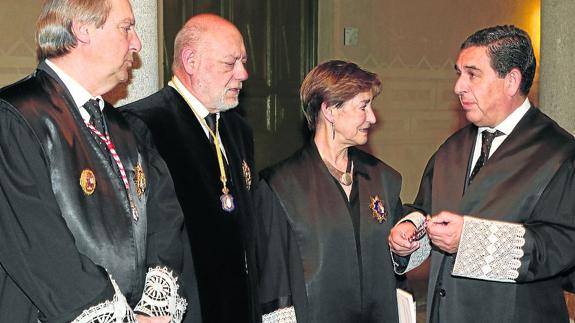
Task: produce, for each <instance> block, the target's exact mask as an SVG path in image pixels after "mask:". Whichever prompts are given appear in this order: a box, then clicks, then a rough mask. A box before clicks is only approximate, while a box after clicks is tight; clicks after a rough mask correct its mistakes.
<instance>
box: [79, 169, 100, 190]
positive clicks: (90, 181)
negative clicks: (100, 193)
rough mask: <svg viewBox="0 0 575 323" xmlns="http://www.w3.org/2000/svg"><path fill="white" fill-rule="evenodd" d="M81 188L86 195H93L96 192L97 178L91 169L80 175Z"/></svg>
mask: <svg viewBox="0 0 575 323" xmlns="http://www.w3.org/2000/svg"><path fill="white" fill-rule="evenodd" d="M80 186H81V187H82V191H84V194H86V195H92V193H94V191H95V190H96V176H94V172H92V170H90V169H87V168H86V169H84V170H83V171H82V174H80Z"/></svg>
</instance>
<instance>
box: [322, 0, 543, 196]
mask: <svg viewBox="0 0 575 323" xmlns="http://www.w3.org/2000/svg"><path fill="white" fill-rule="evenodd" d="M539 7H540V1H539V0H529V1H521V2H519V1H515V0H484V1H481V2H478V1H474V0H458V1H453V0H436V1H426V0H413V1H397V0H361V1H357V0H320V1H319V35H318V43H319V48H318V55H319V57H318V61H319V62H322V61H326V60H329V59H345V60H351V61H354V62H356V63H358V64H359V65H361V66H362V67H365V68H367V69H368V70H370V71H373V72H375V73H378V75H379V76H380V77H381V79H382V82H383V92H382V94H381V96H380V97H379V98H378V99H377V100H376V101H375V107H376V111H377V112H376V113H377V117H378V125H377V126H376V127H375V128H374V130H373V131H372V133H371V135H370V143H369V147H368V149H369V150H370V151H371V152H372V153H373V154H374V155H376V156H377V157H378V158H380V159H383V160H384V161H386V162H388V163H389V164H390V165H391V166H393V167H395V168H396V169H397V170H399V171H400V172H401V173H402V175H403V178H404V185H403V189H402V198H403V199H404V200H405V201H407V202H410V201H412V200H413V198H414V197H415V194H416V192H417V189H418V187H419V181H420V176H421V173H422V172H423V169H424V167H425V164H426V163H427V160H428V159H429V157H430V156H431V154H432V153H433V152H434V151H435V149H436V148H437V147H438V146H439V145H440V144H441V143H442V142H443V141H444V140H445V139H446V138H447V136H449V135H450V134H451V133H453V132H454V131H455V130H456V129H458V128H460V127H461V126H462V125H464V124H465V122H464V118H463V116H462V114H461V113H460V112H459V109H460V108H459V104H458V101H457V99H456V97H455V95H454V94H453V86H454V82H455V77H456V76H455V73H454V69H453V65H454V62H455V60H456V57H457V53H458V51H459V46H460V44H461V42H462V41H463V40H464V39H465V38H466V37H467V36H468V35H469V34H471V33H473V32H474V31H476V30H478V29H481V28H484V27H487V26H490V25H495V24H515V25H517V26H519V27H521V28H523V29H525V30H527V31H528V32H529V33H530V34H531V35H532V37H533V41H534V47H535V49H536V51H537V55H538V50H539V12H540V11H539ZM346 27H355V28H358V30H359V37H358V44H357V45H356V46H344V43H343V41H344V37H343V35H344V28H346ZM533 92H534V93H533V94H532V96H533V99H534V100H533V101H535V103H536V102H538V100H537V92H538V91H537V83H536V84H535V88H534V91H533Z"/></svg>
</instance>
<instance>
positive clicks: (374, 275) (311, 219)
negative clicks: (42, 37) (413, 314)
mask: <svg viewBox="0 0 575 323" xmlns="http://www.w3.org/2000/svg"><path fill="white" fill-rule="evenodd" d="M350 157H351V158H352V160H353V165H354V175H353V176H354V181H355V182H356V185H358V186H357V188H358V190H359V230H358V232H359V239H358V240H359V241H360V243H359V244H360V246H357V245H356V237H355V233H354V226H353V224H352V217H351V215H350V212H349V211H348V208H347V206H346V201H345V200H344V198H345V197H344V195H343V194H342V193H341V189H340V188H338V187H337V185H339V184H337V183H336V182H335V181H334V179H333V177H332V176H331V175H330V173H329V171H328V170H327V168H326V167H325V164H324V163H323V161H322V160H321V157H320V156H319V153H318V151H317V148H316V146H315V144H313V143H310V144H308V145H307V146H304V148H302V149H301V150H299V151H298V152H296V153H295V154H294V155H293V156H291V157H290V158H288V159H287V160H285V161H283V162H281V163H280V164H278V165H276V166H273V167H271V168H270V169H267V170H264V171H262V173H261V178H262V181H261V182H260V185H258V189H257V194H256V196H257V198H256V201H257V205H258V206H257V208H258V221H259V225H258V227H259V230H260V231H259V241H258V263H259V268H260V270H261V272H260V277H261V278H260V298H261V303H262V309H263V313H264V314H266V313H270V312H273V311H275V310H277V309H279V308H283V307H287V306H292V305H293V306H294V307H295V313H296V317H297V321H298V322H299V323H305V322H330V323H335V322H349V323H357V322H397V320H398V316H397V315H398V314H397V300H396V284H397V280H396V276H395V275H394V272H393V265H392V260H391V257H390V254H389V247H388V243H387V237H388V235H389V231H390V229H391V228H392V227H393V225H394V224H395V222H396V221H397V220H398V219H399V218H400V217H401V216H402V214H401V212H402V206H401V201H400V198H399V192H400V189H401V176H400V175H399V173H397V172H396V171H395V170H393V169H392V168H391V167H389V166H388V165H386V164H384V163H383V162H381V161H380V160H378V159H376V158H375V157H373V156H371V155H369V154H367V153H365V152H363V151H361V150H359V149H356V148H353V147H352V148H350ZM375 197H377V198H379V199H380V200H381V201H382V202H383V206H384V208H385V212H386V220H385V221H383V222H381V223H379V222H378V221H377V220H376V219H375V218H374V216H373V215H372V209H371V208H370V203H371V199H372V198H375ZM358 247H359V248H358ZM359 250H361V251H360V252H361V254H360V255H358V251H359ZM360 262H361V263H360Z"/></svg>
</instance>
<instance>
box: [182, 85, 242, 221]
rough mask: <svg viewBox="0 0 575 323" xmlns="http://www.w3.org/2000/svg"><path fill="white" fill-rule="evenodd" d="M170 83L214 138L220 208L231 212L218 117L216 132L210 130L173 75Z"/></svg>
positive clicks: (231, 202) (232, 198)
mask: <svg viewBox="0 0 575 323" xmlns="http://www.w3.org/2000/svg"><path fill="white" fill-rule="evenodd" d="M172 83H173V84H174V87H175V89H176V91H177V92H178V93H180V95H181V96H182V98H184V101H186V103H187V104H188V105H189V106H190V109H192V112H194V114H195V115H196V117H197V118H198V120H199V121H200V122H201V123H202V125H204V127H205V128H206V129H208V131H209V132H210V134H211V135H212V137H213V138H214V145H215V146H216V155H217V157H218V166H219V167H220V181H221V182H222V195H221V196H220V201H221V202H222V209H223V210H224V211H226V212H232V211H233V210H234V209H235V208H236V207H235V204H234V197H233V196H232V195H231V194H230V190H229V189H228V186H227V182H228V178H227V177H226V169H225V167H224V158H223V156H222V149H221V147H220V132H219V126H220V120H219V118H217V119H216V133H214V132H213V131H212V129H210V127H209V126H208V124H207V123H206V120H204V118H202V117H201V116H200V115H199V114H198V112H197V111H196V109H194V107H193V106H192V104H191V103H190V102H189V101H188V99H187V98H186V96H185V95H184V93H182V91H181V90H180V87H179V86H178V83H177V82H176V77H175V76H174V77H173V78H172Z"/></svg>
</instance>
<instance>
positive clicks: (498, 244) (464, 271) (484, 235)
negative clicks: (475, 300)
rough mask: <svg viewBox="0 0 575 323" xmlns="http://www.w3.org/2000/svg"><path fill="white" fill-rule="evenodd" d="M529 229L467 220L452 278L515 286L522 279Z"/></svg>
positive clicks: (513, 225)
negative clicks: (524, 252)
mask: <svg viewBox="0 0 575 323" xmlns="http://www.w3.org/2000/svg"><path fill="white" fill-rule="evenodd" d="M524 236H525V227H523V225H521V224H515V223H508V222H500V221H493V220H485V219H479V218H474V217H471V216H465V217H464V218H463V230H462V233H461V240H460V241H461V242H460V243H459V250H458V252H457V257H456V258H455V265H454V267H453V272H452V274H453V275H454V276H462V277H468V278H475V279H483V280H490V281H500V282H515V279H517V277H518V276H519V267H521V260H520V259H521V257H523V249H522V248H523V245H525V238H524Z"/></svg>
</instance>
